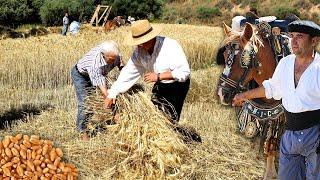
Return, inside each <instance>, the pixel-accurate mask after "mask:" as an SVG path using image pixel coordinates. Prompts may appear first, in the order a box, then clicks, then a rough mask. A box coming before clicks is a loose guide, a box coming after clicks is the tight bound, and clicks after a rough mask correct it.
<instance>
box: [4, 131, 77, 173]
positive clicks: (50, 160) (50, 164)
mask: <svg viewBox="0 0 320 180" xmlns="http://www.w3.org/2000/svg"><path fill="white" fill-rule="evenodd" d="M0 152H1V156H0V159H1V160H0V164H1V168H0V175H1V176H0V179H2V178H4V179H10V178H11V179H21V178H28V179H31V178H32V179H77V177H78V170H77V169H76V167H75V166H74V165H73V164H69V163H64V162H62V161H61V160H62V156H63V152H62V150H61V149H60V148H55V147H53V142H52V141H50V140H40V138H39V136H36V135H31V136H30V137H29V136H28V135H22V134H17V135H16V136H5V137H4V139H3V140H2V141H0Z"/></svg>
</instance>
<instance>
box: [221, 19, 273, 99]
mask: <svg viewBox="0 0 320 180" xmlns="http://www.w3.org/2000/svg"><path fill="white" fill-rule="evenodd" d="M224 32H225V34H226V38H225V40H224V41H223V48H222V50H220V52H218V56H217V57H218V58H220V59H221V58H223V59H224V60H223V64H225V68H224V70H223V73H222V74H221V76H220V79H219V82H218V88H217V94H218V96H219V98H220V102H221V103H222V104H224V105H230V104H231V102H232V99H233V97H234V96H235V95H236V94H237V93H239V92H243V91H246V90H247V89H248V86H249V82H255V83H256V84H258V85H259V86H260V85H262V82H263V80H265V79H268V78H270V77H271V76H272V74H273V72H274V70H275V67H276V61H275V55H274V53H273V50H272V47H271V45H270V41H269V39H268V35H266V33H265V32H264V31H260V30H259V29H258V28H257V27H255V26H253V25H251V24H249V23H247V24H246V25H245V28H244V30H243V31H242V32H237V31H233V30H232V29H231V28H230V27H228V26H227V25H225V24H224ZM219 53H220V56H219ZM221 62H222V61H221V60H220V64H221Z"/></svg>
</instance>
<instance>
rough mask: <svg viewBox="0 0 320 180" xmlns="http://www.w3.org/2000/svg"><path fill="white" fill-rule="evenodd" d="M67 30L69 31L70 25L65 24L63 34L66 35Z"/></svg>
mask: <svg viewBox="0 0 320 180" xmlns="http://www.w3.org/2000/svg"><path fill="white" fill-rule="evenodd" d="M67 31H68V25H63V27H62V33H61V34H62V35H63V36H65V35H67Z"/></svg>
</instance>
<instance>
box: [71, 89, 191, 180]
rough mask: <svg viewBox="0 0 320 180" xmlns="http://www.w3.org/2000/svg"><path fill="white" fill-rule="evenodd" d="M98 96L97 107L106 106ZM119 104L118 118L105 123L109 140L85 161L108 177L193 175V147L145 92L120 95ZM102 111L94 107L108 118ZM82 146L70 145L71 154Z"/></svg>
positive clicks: (155, 177)
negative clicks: (176, 130)
mask: <svg viewBox="0 0 320 180" xmlns="http://www.w3.org/2000/svg"><path fill="white" fill-rule="evenodd" d="M99 99H101V98H97V101H96V102H91V104H95V106H94V107H99V106H101V107H103V102H101V101H100V100H99ZM91 100H92V101H94V99H91ZM118 104H119V107H120V111H119V115H120V117H119V121H118V122H117V123H116V124H113V125H111V126H106V134H103V138H104V139H106V140H105V142H107V145H103V147H100V148H99V149H100V152H99V153H96V154H95V157H94V155H93V154H92V153H91V155H90V157H87V160H86V161H89V162H88V164H90V166H95V167H96V169H97V168H100V172H101V171H102V172H103V173H102V174H103V177H105V178H120V179H136V178H138V179H140V178H147V179H150V178H151V179H158V178H165V177H172V178H181V177H192V176H193V175H194V169H195V167H196V163H194V159H193V155H192V150H191V149H190V147H189V146H188V145H187V144H186V143H185V142H184V141H183V140H182V138H180V137H179V135H178V134H177V133H176V132H175V131H174V130H173V129H174V127H172V124H171V122H170V121H169V120H168V119H167V118H166V116H165V115H164V114H163V113H162V112H160V111H159V110H158V109H157V108H156V107H155V106H154V105H153V104H152V102H151V101H150V98H149V97H147V95H146V94H145V93H142V92H139V93H136V94H133V95H129V96H128V95H126V97H125V96H121V97H119V98H118ZM102 111H105V110H103V109H101V108H95V109H94V110H93V112H94V113H97V114H99V118H102V119H107V118H109V116H108V114H106V115H105V117H104V118H103V117H102V116H103V115H102V114H103V113H102ZM98 138H99V137H98ZM95 146H96V147H95V149H97V146H102V145H95ZM79 148H82V147H79V146H77V145H76V144H75V146H74V147H70V146H69V149H70V150H69V151H70V154H73V155H75V154H77V152H79V153H80V152H83V151H84V149H79ZM105 162H108V164H106V163H105ZM100 163H101V164H100ZM102 167H103V168H102ZM90 169H93V168H92V167H91V168H90ZM97 173H98V172H97Z"/></svg>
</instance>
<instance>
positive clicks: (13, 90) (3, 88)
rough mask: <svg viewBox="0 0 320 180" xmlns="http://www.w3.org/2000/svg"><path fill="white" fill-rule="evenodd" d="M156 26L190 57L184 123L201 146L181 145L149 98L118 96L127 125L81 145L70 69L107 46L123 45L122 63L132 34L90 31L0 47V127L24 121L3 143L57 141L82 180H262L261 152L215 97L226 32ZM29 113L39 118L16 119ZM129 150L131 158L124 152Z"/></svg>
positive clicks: (5, 42) (0, 135)
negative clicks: (20, 138)
mask: <svg viewBox="0 0 320 180" xmlns="http://www.w3.org/2000/svg"><path fill="white" fill-rule="evenodd" d="M154 26H162V27H163V29H164V30H163V32H162V33H161V34H162V35H165V36H168V37H171V38H174V39H176V40H178V41H179V42H180V43H181V45H182V46H183V48H184V51H185V53H186V55H187V57H188V61H189V64H190V66H191V69H192V73H191V81H192V82H191V88H190V90H189V94H188V97H187V99H186V102H185V105H184V108H183V112H182V117H181V120H180V122H179V123H180V124H183V125H188V126H191V127H193V128H194V129H195V130H196V131H197V132H198V133H199V134H200V135H201V138H202V140H203V142H202V143H201V144H197V143H183V142H182V141H181V140H180V139H179V137H178V136H177V135H176V134H175V133H173V132H172V131H170V128H168V127H167V126H165V124H166V123H165V121H164V119H165V118H164V117H163V116H162V115H161V113H159V112H157V111H156V110H155V109H154V107H152V106H151V105H150V102H149V101H148V99H149V98H150V91H146V93H142V94H139V95H137V96H134V97H132V98H133V99H131V100H129V101H128V100H126V97H125V96H121V99H123V101H122V102H124V104H125V105H124V106H123V110H122V111H121V112H122V114H120V117H121V118H122V119H124V120H123V122H121V123H120V124H119V125H115V126H112V127H110V128H108V131H107V132H106V133H102V134H98V135H97V136H96V137H94V138H92V139H91V140H90V141H89V142H83V141H81V140H80V138H79V133H78V132H77V131H76V130H75V117H76V99H75V92H74V89H73V87H72V84H71V78H70V69H71V67H72V66H74V64H75V63H76V62H77V60H78V59H79V58H81V57H82V56H83V55H84V54H85V53H86V52H87V51H88V50H89V49H90V48H92V47H94V46H95V45H97V44H99V43H101V42H103V41H104V40H109V39H113V40H115V41H116V42H118V43H119V46H120V50H121V53H122V55H123V57H124V59H128V58H129V56H130V53H131V52H132V47H129V46H126V45H125V44H124V43H123V42H124V37H125V36H126V34H127V32H128V30H129V29H128V28H127V27H121V28H118V29H116V30H114V31H111V32H109V33H103V32H100V31H99V30H98V29H92V28H90V27H88V26H85V27H83V28H82V29H81V33H80V34H79V35H77V36H67V37H63V36H61V35H59V34H50V35H47V36H41V37H30V38H26V39H5V40H0V51H1V52H2V54H1V56H0V100H1V101H0V118H1V119H0V120H5V119H8V118H12V119H19V118H23V119H21V120H15V122H14V124H13V125H12V127H11V128H9V129H5V130H0V139H2V138H3V137H4V136H6V135H15V134H17V133H22V134H28V135H31V134H35V135H38V136H39V137H41V138H43V139H49V140H52V141H54V143H55V146H57V147H60V148H61V149H62V150H63V152H64V161H66V162H70V163H73V164H75V165H76V166H77V168H78V170H79V178H78V179H223V180H225V179H237V180H238V179H261V178H262V177H263V172H264V157H263V155H262V153H261V152H259V148H258V144H257V143H254V142H253V141H255V140H249V139H246V138H244V137H243V136H242V135H241V134H239V133H238V131H237V126H236V121H235V113H234V110H233V109H232V108H230V107H224V106H221V105H220V104H219V102H218V100H217V98H216V96H215V88H216V84H217V79H218V77H219V75H220V73H221V71H222V68H221V67H219V66H217V65H216V64H215V63H214V61H215V54H216V52H217V48H218V47H219V45H220V42H221V41H222V40H223V38H224V35H223V30H222V28H220V27H209V26H192V25H172V24H154ZM147 87H150V85H149V86H147ZM149 89H150V88H149ZM29 111H31V112H37V113H34V114H35V115H32V116H21V117H20V116H18V115H19V113H20V114H21V113H22V114H23V112H25V114H28V113H27V112H29ZM18 112H19V113H18ZM10 113H11V114H10ZM158 127H163V128H162V129H161V128H160V129H159V128H158ZM119 144H120V145H119ZM124 144H125V145H126V147H127V146H128V147H130V149H132V150H130V151H129V150H128V148H125V149H126V150H123V145H124ZM168 147H170V148H169V150H168ZM151 169H152V170H153V171H151ZM0 173H1V172H0Z"/></svg>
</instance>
